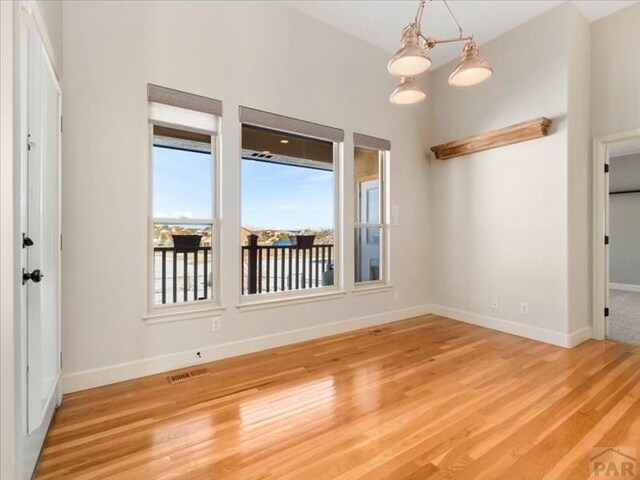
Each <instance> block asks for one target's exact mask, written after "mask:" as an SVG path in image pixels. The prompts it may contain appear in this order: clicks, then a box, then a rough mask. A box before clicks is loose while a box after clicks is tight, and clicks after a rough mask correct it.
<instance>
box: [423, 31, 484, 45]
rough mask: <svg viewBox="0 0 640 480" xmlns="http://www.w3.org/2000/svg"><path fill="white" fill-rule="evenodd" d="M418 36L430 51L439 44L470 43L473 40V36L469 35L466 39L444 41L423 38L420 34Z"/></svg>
mask: <svg viewBox="0 0 640 480" xmlns="http://www.w3.org/2000/svg"><path fill="white" fill-rule="evenodd" d="M418 36H419V37H420V38H421V39H422V40H424V43H425V44H426V45H427V47H429V48H430V49H431V48H433V47H435V46H436V45H439V44H441V43H453V42H470V41H471V40H473V35H469V36H468V37H456V38H445V39H444V40H436V39H435V38H430V37H425V36H424V35H423V34H422V33H419V34H418Z"/></svg>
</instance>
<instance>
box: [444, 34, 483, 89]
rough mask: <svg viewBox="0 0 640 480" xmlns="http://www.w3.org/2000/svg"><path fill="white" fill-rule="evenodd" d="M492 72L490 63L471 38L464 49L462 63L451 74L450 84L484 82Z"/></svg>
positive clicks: (462, 85)
mask: <svg viewBox="0 0 640 480" xmlns="http://www.w3.org/2000/svg"><path fill="white" fill-rule="evenodd" d="M492 73H493V70H492V69H491V67H490V66H489V64H488V63H487V62H485V61H484V60H483V59H481V58H480V55H479V54H478V47H477V46H476V42H474V41H473V40H470V41H468V42H467V43H466V45H465V46H464V49H463V50H462V56H461V59H460V64H459V65H458V67H457V68H456V69H455V70H454V71H453V73H452V74H451V75H450V76H449V85H454V86H456V87H471V86H473V85H477V84H479V83H482V82H484V81H485V80H486V79H487V78H489V77H490V76H491V74H492Z"/></svg>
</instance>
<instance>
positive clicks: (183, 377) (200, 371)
mask: <svg viewBox="0 0 640 480" xmlns="http://www.w3.org/2000/svg"><path fill="white" fill-rule="evenodd" d="M207 373H209V370H207V369H206V368H196V369H195V370H189V371H187V372H180V373H176V374H174V375H170V376H168V377H167V380H169V383H170V384H171V385H174V384H176V383H182V382H186V381H189V380H191V379H192V378H196V377H201V376H202V375H206V374H207Z"/></svg>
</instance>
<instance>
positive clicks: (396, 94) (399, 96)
mask: <svg viewBox="0 0 640 480" xmlns="http://www.w3.org/2000/svg"><path fill="white" fill-rule="evenodd" d="M426 97H427V94H426V93H424V90H422V87H421V86H420V84H418V83H416V79H415V78H410V77H409V78H403V79H402V82H400V85H398V86H397V87H396V89H395V90H394V91H393V93H392V94H391V96H390V97H389V100H390V101H391V103H397V104H398V105H409V104H411V103H418V102H421V101H422V100H424V99H425V98H426Z"/></svg>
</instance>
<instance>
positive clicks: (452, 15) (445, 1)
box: [442, 0, 462, 39]
mask: <svg viewBox="0 0 640 480" xmlns="http://www.w3.org/2000/svg"><path fill="white" fill-rule="evenodd" d="M442 3H444V6H445V7H446V8H447V12H449V16H450V17H451V20H453V23H455V24H456V27H457V28H458V38H460V39H462V27H461V26H460V24H459V23H458V20H456V16H455V15H454V14H453V12H452V11H451V8H450V7H449V4H448V3H447V0H442Z"/></svg>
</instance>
